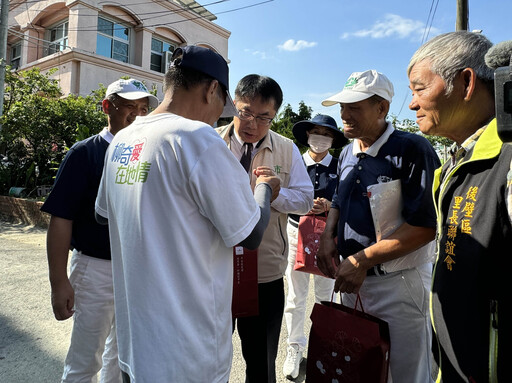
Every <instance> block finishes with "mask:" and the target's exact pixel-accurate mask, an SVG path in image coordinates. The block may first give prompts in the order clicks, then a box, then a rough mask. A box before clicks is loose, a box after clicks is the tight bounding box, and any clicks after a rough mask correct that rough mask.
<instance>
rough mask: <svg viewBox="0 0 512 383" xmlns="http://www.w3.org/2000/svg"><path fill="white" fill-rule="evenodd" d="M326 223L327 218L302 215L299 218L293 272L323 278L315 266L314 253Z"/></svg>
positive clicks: (322, 274) (316, 250)
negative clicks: (301, 272)
mask: <svg viewBox="0 0 512 383" xmlns="http://www.w3.org/2000/svg"><path fill="white" fill-rule="evenodd" d="M326 221H327V216H325V217H324V216H316V215H303V216H302V217H300V220H299V230H298V238H297V254H296V256H295V265H294V267H293V269H294V270H298V271H304V272H306V273H311V274H316V275H321V276H323V277H325V275H324V273H322V272H321V271H320V269H319V268H318V266H317V264H316V253H317V252H318V247H319V246H320V236H321V235H322V233H323V232H324V230H325V223H326Z"/></svg>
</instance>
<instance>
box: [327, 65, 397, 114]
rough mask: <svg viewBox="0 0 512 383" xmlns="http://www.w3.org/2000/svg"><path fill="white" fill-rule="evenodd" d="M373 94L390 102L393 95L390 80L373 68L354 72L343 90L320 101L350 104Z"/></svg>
mask: <svg viewBox="0 0 512 383" xmlns="http://www.w3.org/2000/svg"><path fill="white" fill-rule="evenodd" d="M375 94H376V95H378V96H380V97H382V98H384V99H386V100H388V101H389V102H391V99H392V98H393V95H394V90H393V84H392V83H391V81H389V79H388V78H387V77H386V76H384V75H383V74H382V73H379V72H377V71H376V70H373V69H372V70H367V71H364V72H354V73H352V74H351V75H350V77H349V78H348V80H347V82H346V83H345V86H344V87H343V90H342V91H341V92H340V93H337V94H335V95H334V96H331V97H329V98H328V99H325V100H324V101H322V105H323V106H332V105H334V104H338V103H344V104H350V103H353V102H359V101H363V100H366V99H367V98H370V97H371V96H373V95H375Z"/></svg>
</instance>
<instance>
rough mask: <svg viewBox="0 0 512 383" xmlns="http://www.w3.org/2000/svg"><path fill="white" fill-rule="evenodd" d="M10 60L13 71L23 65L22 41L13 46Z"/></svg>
mask: <svg viewBox="0 0 512 383" xmlns="http://www.w3.org/2000/svg"><path fill="white" fill-rule="evenodd" d="M10 58H11V60H10V62H9V65H10V66H11V69H18V68H19V67H20V65H21V41H19V42H17V43H14V44H12V45H11V55H10Z"/></svg>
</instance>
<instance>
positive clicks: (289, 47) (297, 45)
mask: <svg viewBox="0 0 512 383" xmlns="http://www.w3.org/2000/svg"><path fill="white" fill-rule="evenodd" d="M316 45H317V43H316V42H314V41H312V42H308V41H304V40H297V41H295V40H293V39H290V40H286V41H285V42H284V43H283V44H281V45H278V46H277V47H278V48H279V50H282V51H289V52H294V51H300V50H302V49H307V48H313V47H315V46H316Z"/></svg>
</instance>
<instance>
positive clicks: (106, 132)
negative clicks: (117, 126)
mask: <svg viewBox="0 0 512 383" xmlns="http://www.w3.org/2000/svg"><path fill="white" fill-rule="evenodd" d="M99 134H100V137H101V138H103V139H104V140H105V141H107V142H108V143H109V144H110V143H111V142H112V139H113V138H114V135H113V134H112V133H110V130H108V128H107V127H105V128H103V130H102V131H101V132H100V133H99Z"/></svg>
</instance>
